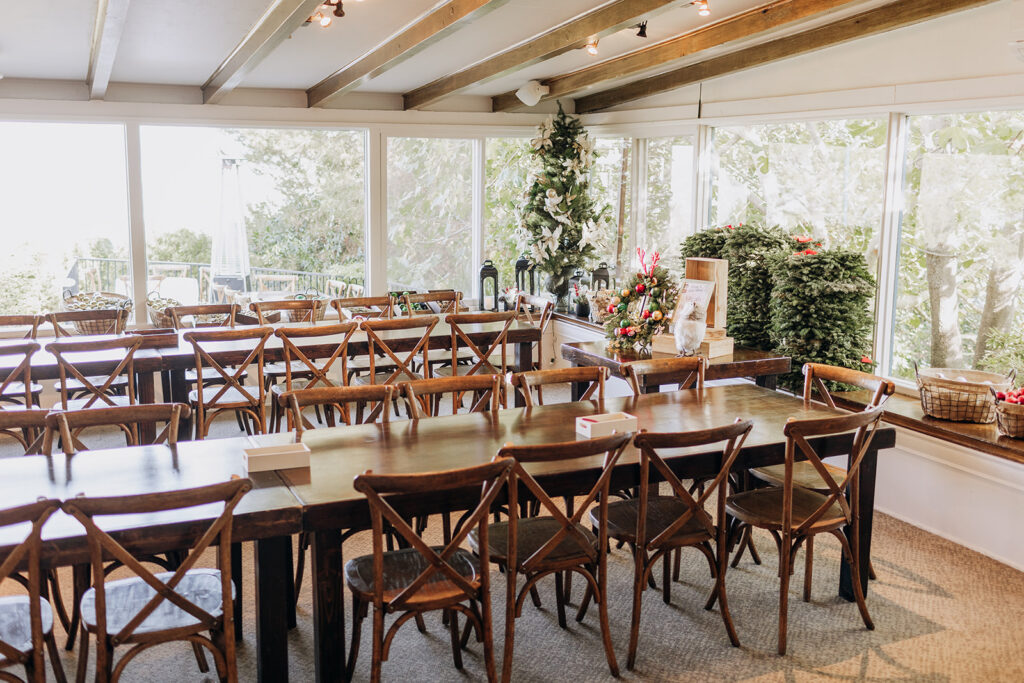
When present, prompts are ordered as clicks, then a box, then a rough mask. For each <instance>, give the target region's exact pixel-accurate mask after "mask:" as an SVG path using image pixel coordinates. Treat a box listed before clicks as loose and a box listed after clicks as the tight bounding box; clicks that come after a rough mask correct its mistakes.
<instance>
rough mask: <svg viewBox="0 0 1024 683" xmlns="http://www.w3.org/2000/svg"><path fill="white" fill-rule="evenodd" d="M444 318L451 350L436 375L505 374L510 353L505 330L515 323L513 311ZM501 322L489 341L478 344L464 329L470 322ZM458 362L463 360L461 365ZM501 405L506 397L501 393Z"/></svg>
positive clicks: (508, 367)
mask: <svg viewBox="0 0 1024 683" xmlns="http://www.w3.org/2000/svg"><path fill="white" fill-rule="evenodd" d="M445 322H446V323H448V326H449V328H450V330H451V341H450V346H451V348H450V350H449V353H448V358H447V361H448V363H449V364H448V365H447V367H443V368H438V369H437V372H436V373H435V374H438V375H476V374H483V375H501V376H502V377H504V376H505V375H506V374H507V373H508V371H509V369H510V368H511V367H512V359H511V358H510V357H509V348H508V332H509V330H510V329H511V328H512V326H513V325H514V324H515V323H516V314H515V311H503V312H500V313H490V312H485V313H452V314H451V315H449V316H448V317H447V318H445ZM494 323H502V327H501V329H500V330H498V331H497V333H496V335H495V337H494V339H493V340H491V341H490V342H485V343H483V344H477V343H476V342H474V341H473V339H472V338H471V337H470V334H469V331H468V330H467V329H466V328H467V327H468V326H470V325H490V324H494ZM460 362H464V364H462V365H460V364H459V363H460ZM501 398H502V405H505V397H504V395H502V397H501Z"/></svg>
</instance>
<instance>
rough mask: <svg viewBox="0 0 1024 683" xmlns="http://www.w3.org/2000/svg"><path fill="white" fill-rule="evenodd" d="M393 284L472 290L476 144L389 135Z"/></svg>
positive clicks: (389, 236)
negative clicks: (474, 157) (474, 153)
mask: <svg viewBox="0 0 1024 683" xmlns="http://www.w3.org/2000/svg"><path fill="white" fill-rule="evenodd" d="M387 178H388V182H387V188H388V196H387V226H388V229H387V274H388V289H389V290H398V289H403V290H404V289H419V290H426V289H458V290H460V291H462V292H464V293H466V294H467V295H468V293H469V292H472V285H473V275H474V274H475V273H476V272H477V271H478V270H479V268H480V264H478V263H474V259H473V143H472V141H470V140H455V139H444V138H389V139H388V145H387Z"/></svg>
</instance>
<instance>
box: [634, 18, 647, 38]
mask: <svg viewBox="0 0 1024 683" xmlns="http://www.w3.org/2000/svg"><path fill="white" fill-rule="evenodd" d="M633 28H635V29H636V37H637V38H646V37H647V22H646V21H641V22H640V23H639V24H637V25H636V26H634V27H633Z"/></svg>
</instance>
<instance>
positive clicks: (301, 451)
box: [243, 442, 309, 472]
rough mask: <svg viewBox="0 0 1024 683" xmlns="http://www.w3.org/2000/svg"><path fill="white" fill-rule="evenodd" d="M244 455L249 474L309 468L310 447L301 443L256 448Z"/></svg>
mask: <svg viewBox="0 0 1024 683" xmlns="http://www.w3.org/2000/svg"><path fill="white" fill-rule="evenodd" d="M243 453H245V457H244V458H243V460H244V461H245V468H246V470H247V471H248V472H267V471H269V470H290V469H293V468H296V467H309V446H307V445H306V444H304V443H301V442H300V443H289V444H282V445H279V446H254V447H252V448H246V449H245V450H244V451H243Z"/></svg>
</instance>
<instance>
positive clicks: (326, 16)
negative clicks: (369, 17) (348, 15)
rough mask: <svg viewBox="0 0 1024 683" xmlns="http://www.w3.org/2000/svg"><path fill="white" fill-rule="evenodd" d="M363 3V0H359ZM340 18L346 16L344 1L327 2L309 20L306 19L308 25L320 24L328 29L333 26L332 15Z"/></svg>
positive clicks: (330, 0)
mask: <svg viewBox="0 0 1024 683" xmlns="http://www.w3.org/2000/svg"><path fill="white" fill-rule="evenodd" d="M357 1H358V2H362V0H357ZM332 14H333V15H334V16H335V17H338V18H339V19H340V18H341V17H343V16H345V8H344V7H343V6H342V0H326V2H324V4H322V5H320V6H319V7H318V8H317V10H316V12H314V13H313V16H311V17H310V18H309V19H306V24H307V25H308V24H319V25H320V26H321V27H323V28H327V27H328V26H330V25H331V22H332V21H333V18H332V17H331V15H332Z"/></svg>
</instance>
